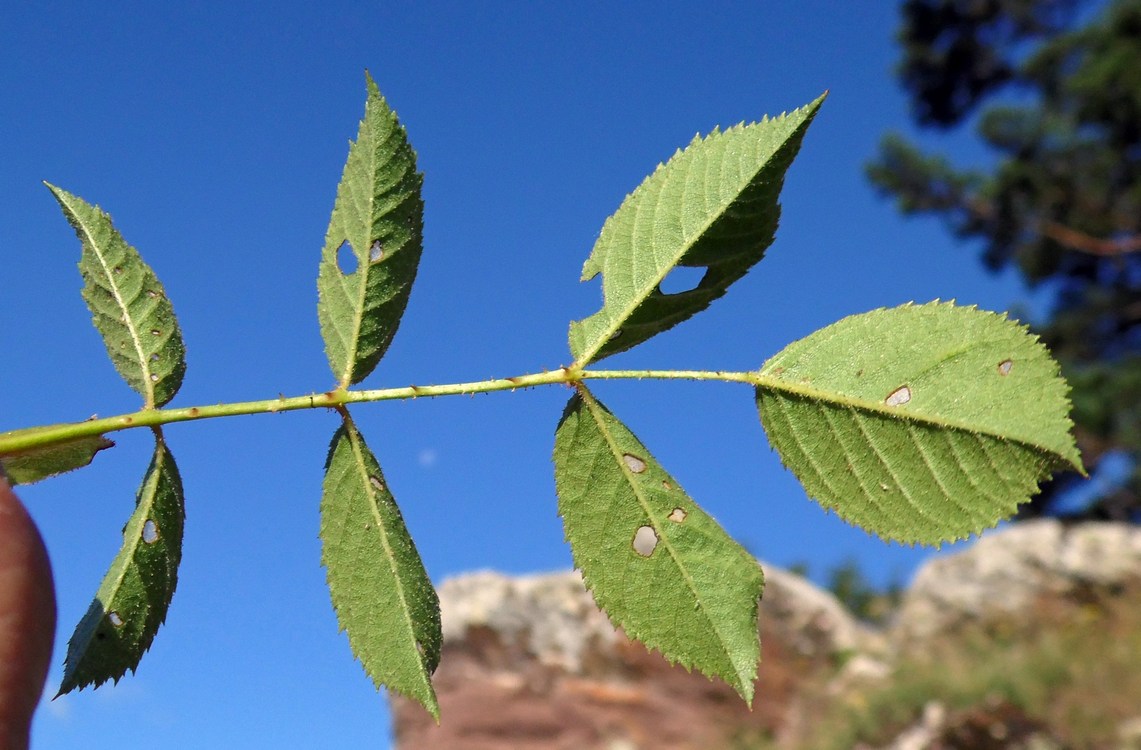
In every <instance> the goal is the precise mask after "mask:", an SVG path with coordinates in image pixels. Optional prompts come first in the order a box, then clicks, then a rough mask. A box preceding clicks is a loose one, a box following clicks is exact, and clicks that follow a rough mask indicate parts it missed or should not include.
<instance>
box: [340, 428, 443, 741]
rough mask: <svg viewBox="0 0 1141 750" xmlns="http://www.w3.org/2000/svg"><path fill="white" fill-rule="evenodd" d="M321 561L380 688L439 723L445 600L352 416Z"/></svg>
mask: <svg viewBox="0 0 1141 750" xmlns="http://www.w3.org/2000/svg"><path fill="white" fill-rule="evenodd" d="M321 542H322V548H321V549H322V553H321V556H322V562H323V563H324V565H325V568H326V573H327V578H328V581H329V591H330V592H331V594H332V597H333V607H334V609H336V611H337V620H338V622H339V623H340V625H341V629H342V630H344V631H346V632H347V633H348V636H349V645H350V646H351V647H352V650H353V654H354V655H355V656H356V657H357V658H358V659H360V661H361V664H363V665H364V668H365V672H367V673H368V675H369V677H370V678H372V681H373V682H374V683H375V684H376V686H377V687H378V688H379V687H381V686H386V687H388V688H389V689H391V690H395V691H397V692H399V693H402V694H404V695H406V696H408V697H410V698H413V699H415V700H417V701H419V702H420V703H421V704H422V705H423V706H424V707H425V708H426V709H428V711H430V712H431V714H432V715H433V716H434V717H435V718H436V720H437V721H438V720H439V718H440V707H439V704H438V703H437V701H436V692H435V690H434V689H433V688H432V681H431V675H432V672H434V671H435V669H436V666H437V665H438V664H439V663H440V648H441V644H442V636H441V632H440V602H439V599H438V598H437V597H436V590H435V589H434V588H432V582H431V581H430V580H429V579H428V573H427V571H425V570H424V564H423V563H422V562H421V561H420V555H419V553H417V552H416V546H415V545H414V544H413V543H412V537H411V536H409V534H408V529H407V528H405V526H404V519H403V517H401V515H400V509H399V508H398V507H397V505H396V500H395V499H394V498H393V497H392V493H391V492H390V491H389V489H388V483H387V482H386V481H385V479H384V474H382V473H381V471H380V465H379V464H378V463H377V460H376V458H375V456H373V454H372V452H371V451H369V449H368V446H367V445H365V442H364V438H363V437H362V436H361V434H360V432H358V431H357V428H356V425H354V424H353V422H352V421H351V420H350V419H349V418H348V416H347V415H346V416H345V418H344V423H343V424H342V425H341V428H340V429H339V430H337V433H336V435H334V436H333V442H332V445H330V447H329V458H328V461H327V462H326V464H325V482H324V490H323V494H322V498H321Z"/></svg>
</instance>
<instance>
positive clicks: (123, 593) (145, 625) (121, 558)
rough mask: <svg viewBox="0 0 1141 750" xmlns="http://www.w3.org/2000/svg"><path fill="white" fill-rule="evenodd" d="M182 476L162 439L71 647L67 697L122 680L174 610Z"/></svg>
mask: <svg viewBox="0 0 1141 750" xmlns="http://www.w3.org/2000/svg"><path fill="white" fill-rule="evenodd" d="M184 518H185V512H184V508H183V493H182V479H181V478H180V477H179V474H178V467H177V466H176V465H175V463H174V457H173V456H171V454H170V451H169V450H168V449H167V447H166V443H165V441H164V440H163V437H162V434H161V433H160V432H158V431H157V430H156V431H155V451H154V456H153V457H152V458H151V464H150V467H149V468H148V469H147V473H146V476H145V477H144V478H143V483H142V486H141V487H139V492H138V496H137V500H136V506H135V512H134V513H133V514H131V518H130V519H129V520H128V521H127V525H126V526H125V527H124V528H123V547H122V548H121V549H120V550H119V554H118V555H116V556H115V560H114V562H112V563H111V568H110V570H108V571H107V575H106V576H105V577H104V578H103V583H102V584H101V585H100V586H99V592H98V593H97V594H96V595H95V601H93V602H92V603H91V606H90V607H89V608H88V610H87V613H86V614H85V615H84V616H83V619H81V620H80V621H79V624H78V625H77V626H76V628H75V632H74V633H73V634H72V636H71V640H70V641H69V642H68V644H67V659H66V663H65V666H64V675H63V684H62V685H61V686H60V689H59V694H60V695H63V694H64V693H68V692H71V691H72V690H75V689H76V688H83V687H86V686H87V685H95V686H96V687H98V686H99V685H101V684H103V683H104V682H106V681H107V680H114V681H115V682H118V681H119V678H120V677H122V676H123V675H124V674H125V673H126V671H127V670H128V669H130V670H132V671H134V670H135V669H136V668H138V665H139V659H141V658H142V656H143V652H145V651H146V650H147V649H148V648H150V645H151V641H152V640H154V636H155V633H156V632H157V631H158V629H159V626H160V625H162V623H163V620H165V619H166V611H167V608H168V607H169V606H170V600H171V597H172V596H174V588H175V585H176V583H177V581H178V563H179V561H180V560H181V559H182V527H183V521H184Z"/></svg>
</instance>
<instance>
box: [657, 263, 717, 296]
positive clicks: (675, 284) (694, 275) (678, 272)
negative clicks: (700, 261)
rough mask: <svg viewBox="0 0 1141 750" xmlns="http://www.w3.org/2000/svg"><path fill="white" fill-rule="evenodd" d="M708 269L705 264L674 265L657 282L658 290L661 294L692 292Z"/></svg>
mask: <svg viewBox="0 0 1141 750" xmlns="http://www.w3.org/2000/svg"><path fill="white" fill-rule="evenodd" d="M708 270H709V269H707V268H706V267H705V266H676V267H675V268H674V269H673V270H672V271H670V272H669V274H667V275H666V277H665V278H664V279H662V283H660V284H658V291H659V292H661V293H662V294H684V293H685V292H692V291H693V290H694V289H696V288H697V287H698V286H699V285H700V284H701V281H702V279H704V278H705V274H706V272H707V271H708Z"/></svg>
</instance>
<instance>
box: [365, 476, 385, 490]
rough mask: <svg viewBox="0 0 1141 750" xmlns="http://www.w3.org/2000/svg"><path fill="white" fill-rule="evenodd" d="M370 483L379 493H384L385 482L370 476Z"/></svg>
mask: <svg viewBox="0 0 1141 750" xmlns="http://www.w3.org/2000/svg"><path fill="white" fill-rule="evenodd" d="M368 483H369V484H371V485H372V486H373V488H375V489H376V491H377V492H384V482H382V481H380V477H373V476H370V477H369V478H368Z"/></svg>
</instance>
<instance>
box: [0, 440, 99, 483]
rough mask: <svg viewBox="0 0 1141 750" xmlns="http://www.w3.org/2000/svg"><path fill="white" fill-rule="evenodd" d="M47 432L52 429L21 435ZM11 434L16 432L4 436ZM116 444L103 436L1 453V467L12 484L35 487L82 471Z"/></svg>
mask: <svg viewBox="0 0 1141 750" xmlns="http://www.w3.org/2000/svg"><path fill="white" fill-rule="evenodd" d="M44 429H50V428H43V427H40V428H32V429H30V430H20V432H21V433H22V434H27V433H31V432H37V431H40V430H44ZM11 434H13V433H5V435H11ZM0 437H3V436H0ZM114 445H115V443H114V442H113V441H111V440H108V439H107V438H105V437H104V436H102V435H87V436H84V437H77V438H73V439H71V440H67V441H65V442H62V443H55V444H53V445H44V446H38V447H35V448H25V449H21V450H14V451H8V452H4V453H0V466H2V467H3V470H4V472H5V473H6V474H7V475H8V479H9V481H11V483H12V484H32V483H33V482H38V481H40V480H41V479H47V478H48V477H53V476H55V475H56V474H63V473H64V472H68V471H72V470H74V469H81V468H83V467H84V466H86V465H87V464H89V463H91V460H92V459H93V458H95V454H96V453H98V452H99V451H101V450H103V449H105V448H110V447H112V446H114Z"/></svg>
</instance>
